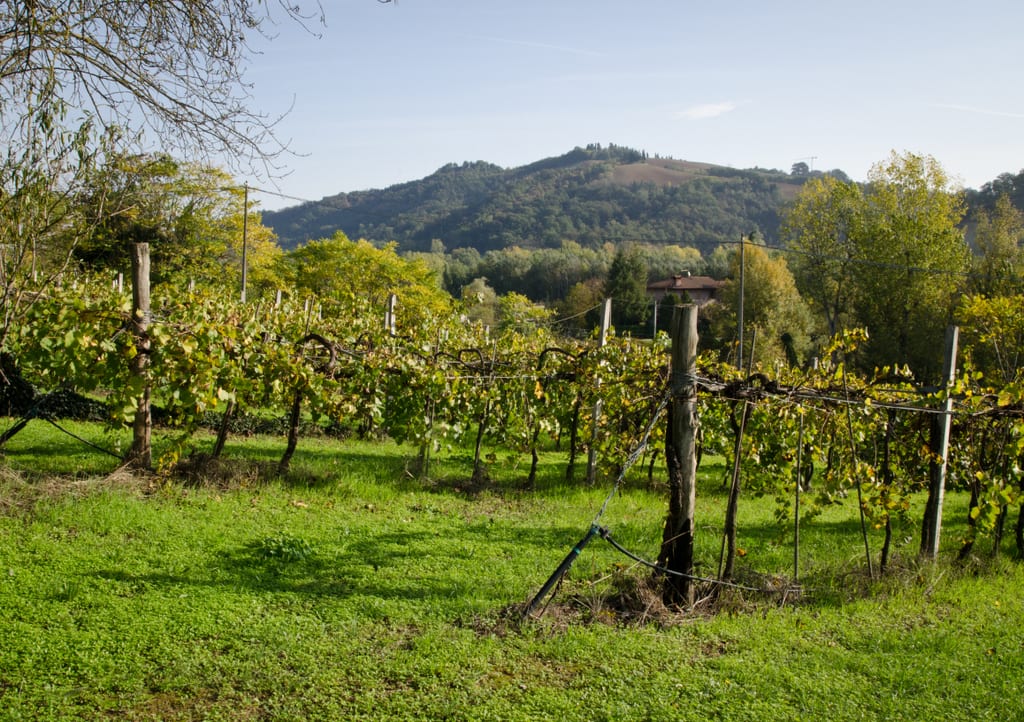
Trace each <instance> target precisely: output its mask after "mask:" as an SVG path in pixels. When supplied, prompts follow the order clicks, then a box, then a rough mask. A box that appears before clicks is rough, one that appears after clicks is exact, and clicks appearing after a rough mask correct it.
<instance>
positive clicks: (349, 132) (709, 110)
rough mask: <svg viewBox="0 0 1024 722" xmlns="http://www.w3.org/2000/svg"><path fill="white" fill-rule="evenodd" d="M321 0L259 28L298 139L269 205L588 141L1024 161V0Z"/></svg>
mask: <svg viewBox="0 0 1024 722" xmlns="http://www.w3.org/2000/svg"><path fill="white" fill-rule="evenodd" d="M321 2H322V7H323V11H324V16H325V24H324V25H320V24H319V23H318V22H316V21H314V22H312V23H310V24H309V28H310V30H311V32H307V31H305V30H303V29H302V28H301V27H300V26H298V25H296V24H294V23H290V22H284V21H283V20H282V21H280V22H279V23H278V24H277V25H274V26H269V28H268V29H269V30H270V33H271V35H272V37H270V38H269V39H264V38H255V39H253V40H252V41H251V45H252V47H253V49H254V51H256V52H255V53H254V55H253V56H252V57H251V59H250V60H251V62H250V64H249V67H248V68H247V71H246V74H245V80H246V81H247V82H248V83H250V84H251V91H250V92H251V94H252V99H253V104H254V106H255V108H257V109H258V110H260V111H261V112H263V113H266V114H268V115H271V116H274V117H276V116H277V115H280V114H282V113H286V115H285V116H284V117H283V118H282V119H281V120H280V121H279V123H278V125H277V128H276V130H277V134H278V136H279V138H280V139H281V140H283V141H286V142H288V144H289V147H290V148H291V150H292V151H293V152H294V155H290V156H287V157H285V158H283V159H282V160H283V163H284V164H285V166H286V171H287V175H285V176H284V177H282V178H279V179H276V180H274V179H261V178H250V179H241V178H240V179H239V180H247V181H248V182H250V183H251V184H252V185H254V186H256V187H258V188H263V189H266V190H270V191H275V192H276V193H278V194H281V195H272V194H270V193H261V194H257V198H258V200H259V201H260V207H261V208H263V209H268V210H274V209H278V208H282V207H286V206H292V205H296V204H297V203H299V202H301V201H304V200H319V199H320V198H323V197H325V196H332V195H335V194H337V193H341V192H350V191H357V190H366V189H370V188H386V187H388V186H391V185H394V184H397V183H403V182H406V181H410V180H416V179H419V178H423V177H425V176H428V175H430V174H431V173H433V172H434V171H435V170H437V169H438V168H440V167H441V166H443V165H445V164H447V163H462V162H464V161H478V160H482V161H488V162H490V163H494V164H496V165H499V166H502V167H505V168H512V167H517V166H521V165H526V164H528V163H532V162H533V161H537V160H541V159H543V158H548V157H551V156H557V155H562V154H564V153H567V152H569V151H570V150H572V149H573V148H574V147H576V146H585V145H587V144H589V143H601V144H602V145H608V144H610V143H614V144H616V145H623V146H628V147H631V148H635V149H637V150H645V151H647V153H648V154H650V155H652V156H653V155H656V154H657V155H661V156H667V157H672V158H677V159H681V160H690V161H700V162H707V163H715V164H718V165H726V166H732V167H736V168H753V167H760V168H777V169H780V170H785V171H789V170H790V169H791V168H792V166H793V164H794V163H798V162H803V163H806V164H807V165H808V166H809V167H811V168H812V169H814V170H831V169H840V170H842V171H844V172H845V173H846V174H847V175H849V176H850V177H851V178H852V179H854V180H858V181H859V180H864V179H866V177H867V174H868V172H869V170H870V168H871V167H872V166H873V165H874V164H876V163H880V162H882V161H884V160H886V159H887V158H888V157H889V155H890V153H892V152H893V151H895V152H898V153H904V152H913V153H918V154H923V155H930V156H933V157H934V158H935V159H936V160H938V161H939V163H941V165H942V167H943V168H944V169H945V170H946V172H947V173H948V174H949V175H950V176H951V177H952V179H953V181H954V183H955V184H957V185H962V186H964V187H970V188H979V187H980V186H981V185H982V184H984V183H986V182H988V181H991V180H993V179H994V178H996V177H997V176H998V175H999V174H1001V173H1006V172H1009V173H1014V174H1016V173H1017V172H1019V171H1020V170H1021V169H1024V89H1022V85H1021V76H1022V71H1024V56H1022V55H1021V52H1020V37H1019V36H1020V32H1021V29H1022V28H1024V2H1021V0H975V2H973V3H965V2H963V0H959V1H958V2H950V1H949V0H929V1H927V2H922V1H919V0H888V1H887V2H879V1H877V0H859V1H858V2H836V1H835V0H813V1H807V2H805V1H803V0H775V1H774V2H766V1H765V0H731V1H727V2H722V1H719V2H715V1H714V0H703V2H693V1H692V0H397V2H392V3H389V4H383V3H380V2H378V1H377V0H321ZM303 5H306V6H307V7H309V8H310V9H311V10H313V9H315V6H314V5H310V3H308V2H304V3H303ZM282 196H287V197H282Z"/></svg>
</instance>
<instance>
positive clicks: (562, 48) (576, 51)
mask: <svg viewBox="0 0 1024 722" xmlns="http://www.w3.org/2000/svg"><path fill="white" fill-rule="evenodd" d="M469 37H474V38H476V39H478V40H490V41H491V42H495V43H506V44H508V45H523V46H526V47H528V48H541V49H542V50H554V51H556V52H559V53H570V54H572V55H587V56H590V57H595V58H600V57H604V53H599V52H597V51H594V50H585V49H583V48H574V47H571V46H569V45H551V44H549V43H538V42H534V41H532V40H516V39H514V38H498V37H494V36H492V35H473V36H469Z"/></svg>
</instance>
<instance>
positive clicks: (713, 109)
mask: <svg viewBox="0 0 1024 722" xmlns="http://www.w3.org/2000/svg"><path fill="white" fill-rule="evenodd" d="M738 107H739V104H738V103H733V102H728V103H705V104H704V105H695V106H693V107H692V108H687V109H686V110H680V111H678V112H676V113H675V114H674V116H675V117H676V118H682V119H685V120H705V119H707V118H717V117H718V116H720V115H725V114H726V113H731V112H732V111H734V110H736V108H738Z"/></svg>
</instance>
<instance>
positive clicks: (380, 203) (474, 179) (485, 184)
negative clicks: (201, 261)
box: [263, 145, 807, 252]
mask: <svg viewBox="0 0 1024 722" xmlns="http://www.w3.org/2000/svg"><path fill="white" fill-rule="evenodd" d="M806 177H807V176H806V175H790V174H788V173H784V172H781V171H777V170H762V169H753V170H737V169H733V168H726V167H723V166H715V165H710V164H706V163H693V162H688V161H681V160H674V159H667V158H658V157H653V158H652V157H648V155H647V154H646V153H644V152H641V151H637V150H634V149H631V148H623V147H620V146H614V145H612V146H609V147H602V146H600V145H590V146H587V147H586V148H576V149H574V150H572V151H570V152H569V153H566V154H565V155H562V156H559V157H555V158H548V159H545V160H541V161H538V162H536V163H532V164H530V165H527V166H523V167H520V168H511V169H503V168H500V167H499V166H496V165H493V164H490V163H485V162H479V161H478V162H475V163H463V164H461V165H458V164H454V163H452V164H449V165H446V166H444V167H442V168H440V169H439V170H438V171H437V172H435V173H433V174H432V175H430V176H428V177H426V178H424V179H422V180H418V181H412V182H409V183H402V184H399V185H395V186H391V187H390V188H386V189H383V190H367V191H359V192H353V193H339V194H338V195H335V196H330V197H327V198H324V199H323V200H321V201H319V202H313V203H305V204H303V205H300V206H295V207H292V208H287V209H284V210H281V211H276V212H266V213H264V214H263V221H264V223H265V224H266V225H268V226H270V227H271V228H273V229H274V231H275V232H276V233H277V234H278V237H279V239H280V243H281V245H282V246H283V247H284V248H293V247H295V246H296V245H299V244H302V243H304V242H305V241H307V240H312V239H318V238H326V237H330V236H331V235H333V234H334V232H335V231H338V230H341V231H344V233H345V234H346V235H348V236H349V237H350V238H365V239H367V240H370V241H374V242H387V241H397V242H398V244H399V247H400V249H401V250H403V251H427V250H430V249H431V247H432V245H434V244H433V242H434V241H435V240H440V241H441V242H442V243H443V244H444V246H445V247H446V248H448V249H455V248H467V247H472V248H476V249H477V250H479V251H481V252H486V251H488V250H493V249H498V248H505V247H508V246H513V245H514V246H520V247H524V248H554V247H558V246H559V245H560V244H561V243H562V242H563V241H575V242H577V243H579V244H581V245H582V246H584V247H597V246H599V245H601V244H603V243H606V242H613V243H615V242H621V241H638V242H643V243H651V244H673V245H682V246H693V247H697V248H700V249H701V250H702V251H704V252H710V250H712V249H713V247H714V246H715V245H717V244H719V243H722V242H724V241H735V240H736V239H737V238H739V236H740V235H742V234H749V233H753V232H758V233H760V235H761V236H762V237H764V238H765V239H767V240H769V241H771V240H774V239H775V238H776V236H777V232H778V225H779V209H780V206H781V205H782V204H783V202H784V201H786V200H789V199H791V198H792V197H793V196H794V195H795V194H796V192H797V191H798V190H799V188H800V186H801V185H802V183H803V182H804V181H805V180H806Z"/></svg>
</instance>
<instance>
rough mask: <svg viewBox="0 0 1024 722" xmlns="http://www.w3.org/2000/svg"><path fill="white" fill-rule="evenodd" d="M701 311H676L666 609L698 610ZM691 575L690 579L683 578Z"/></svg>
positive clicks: (664, 544) (662, 557)
mask: <svg viewBox="0 0 1024 722" xmlns="http://www.w3.org/2000/svg"><path fill="white" fill-rule="evenodd" d="M696 362H697V306H696V305H695V304H687V305H685V306H676V307H675V312H674V313H673V316H672V377H671V389H672V401H671V403H669V407H668V430H667V432H666V434H665V461H666V463H667V466H668V485H669V502H668V517H667V518H666V519H665V531H664V533H663V534H662V541H661V552H660V554H659V555H658V560H659V562H660V564H661V565H662V566H664V567H665V568H667V569H669V570H671V571H673V572H676V573H677V574H673V575H671V576H668V577H667V578H666V580H665V583H666V584H665V590H664V598H665V601H666V603H669V604H677V605H680V606H686V607H690V606H693V601H694V592H695V589H694V584H693V579H691V577H692V576H693V541H694V540H693V537H694V507H695V506H696V503H697V428H698V426H699V420H698V417H697V383H696V378H695V375H696V369H697V365H696ZM680 575H685V576H680Z"/></svg>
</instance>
